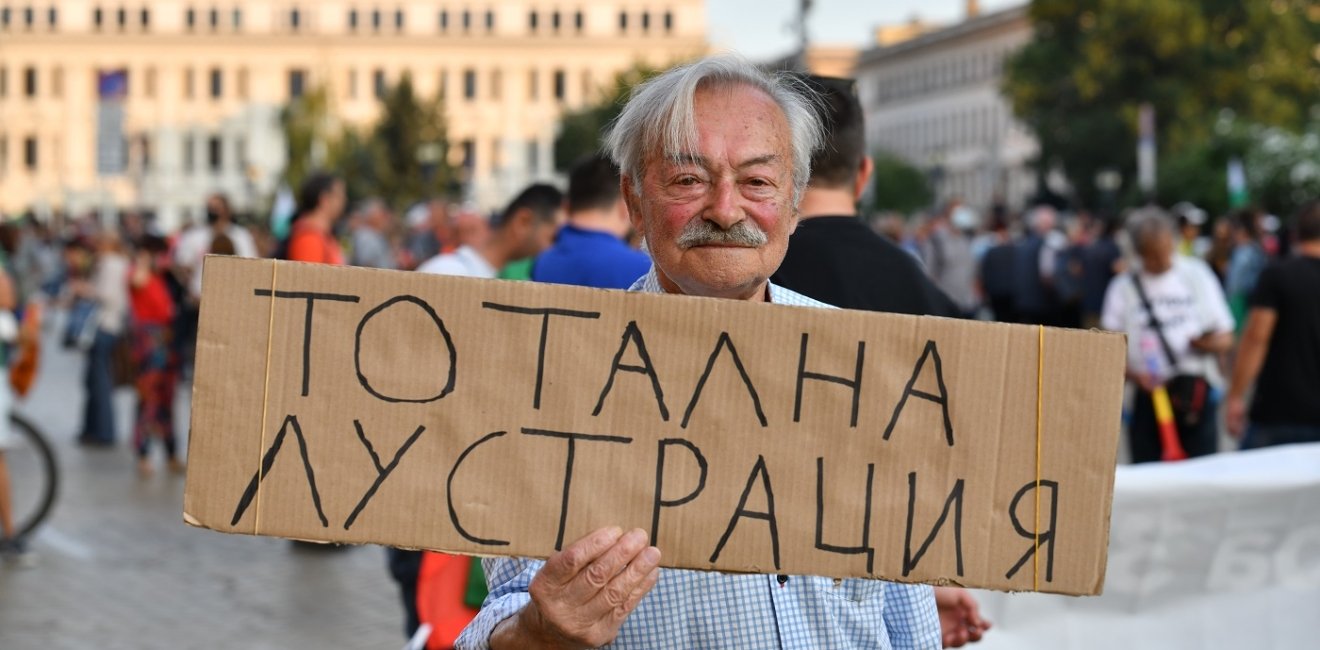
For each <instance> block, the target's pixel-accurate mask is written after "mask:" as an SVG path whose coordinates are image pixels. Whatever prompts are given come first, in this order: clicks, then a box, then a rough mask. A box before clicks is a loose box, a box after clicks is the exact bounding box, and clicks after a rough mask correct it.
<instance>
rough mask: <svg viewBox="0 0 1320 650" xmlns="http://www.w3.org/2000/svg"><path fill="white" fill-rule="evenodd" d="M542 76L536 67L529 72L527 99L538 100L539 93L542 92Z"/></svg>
mask: <svg viewBox="0 0 1320 650" xmlns="http://www.w3.org/2000/svg"><path fill="white" fill-rule="evenodd" d="M540 82H541V76H540V75H538V74H537V73H536V68H532V70H531V71H530V72H528V73H527V99H529V100H531V101H536V98H537V95H540V94H541V83H540Z"/></svg>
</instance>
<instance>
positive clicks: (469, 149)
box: [463, 140, 477, 171]
mask: <svg viewBox="0 0 1320 650" xmlns="http://www.w3.org/2000/svg"><path fill="white" fill-rule="evenodd" d="M476 166H477V143H476V142H475V141H473V140H464V141H463V168H464V169H467V170H469V171H471V170H472V168H474V167H476Z"/></svg>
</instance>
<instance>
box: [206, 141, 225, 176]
mask: <svg viewBox="0 0 1320 650" xmlns="http://www.w3.org/2000/svg"><path fill="white" fill-rule="evenodd" d="M223 145H224V142H223V141H222V140H221V139H220V137H219V136H211V137H210V138H209V139H207V142H206V162H207V164H208V166H209V167H210V169H211V173H214V174H218V173H220V170H221V169H223V168H224V163H225V159H224V153H225V151H224V146H223Z"/></svg>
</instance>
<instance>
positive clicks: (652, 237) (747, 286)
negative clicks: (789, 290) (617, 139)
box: [623, 84, 797, 299]
mask: <svg viewBox="0 0 1320 650" xmlns="http://www.w3.org/2000/svg"><path fill="white" fill-rule="evenodd" d="M693 108H694V110H695V117H696V123H697V133H698V140H697V151H696V152H694V155H690V156H673V155H666V153H665V152H662V151H655V152H652V153H651V154H650V155H649V156H648V157H647V159H646V160H645V161H644V163H643V171H642V177H641V179H632V178H629V177H626V176H625V177H624V179H623V194H624V197H625V199H626V200H627V201H628V208H629V212H630V215H631V218H632V222H633V226H634V227H635V228H637V229H638V230H640V231H642V232H643V233H644V234H645V235H646V241H647V246H648V248H649V249H650V252H651V256H652V259H653V260H654V261H655V265H656V270H657V274H658V276H659V280H660V284H661V285H662V286H663V287H664V288H665V290H666V291H669V292H679V293H684V294H688V295H696V296H713V297H721V298H741V299H749V298H751V299H759V298H760V296H762V295H764V294H763V293H759V294H758V292H764V287H765V282H766V281H767V280H768V279H769V278H770V275H771V274H772V273H774V272H775V270H776V269H778V268H779V264H780V262H782V261H783V259H784V252H785V251H786V250H787V248H788V236H789V235H790V234H791V233H792V232H793V229H794V228H795V227H796V226H797V214H796V210H795V209H794V207H793V204H792V196H793V173H792V172H793V154H792V147H791V144H790V137H789V130H788V121H787V120H786V119H785V118H784V114H783V112H782V111H781V110H780V109H779V106H778V105H777V104H775V102H774V100H772V99H771V98H770V97H769V96H768V95H766V94H765V93H763V92H761V91H759V90H756V89H754V88H751V87H749V86H745V85H741V84H740V85H735V86H732V87H724V88H703V89H701V90H698V91H697V93H696V96H695V97H694V98H693ZM634 182H635V183H637V184H638V186H639V187H637V188H636V189H640V196H638V195H637V194H636V193H635V192H636V189H635V188H634V186H633V185H632V184H633V183H634Z"/></svg>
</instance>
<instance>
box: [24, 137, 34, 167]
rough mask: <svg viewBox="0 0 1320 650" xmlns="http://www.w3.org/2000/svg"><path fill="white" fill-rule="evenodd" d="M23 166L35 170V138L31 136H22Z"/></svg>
mask: <svg viewBox="0 0 1320 650" xmlns="http://www.w3.org/2000/svg"><path fill="white" fill-rule="evenodd" d="M23 167H25V168H26V169H27V170H28V171H30V172H35V171H37V139H36V138H35V137H33V136H28V137H26V138H23Z"/></svg>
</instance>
